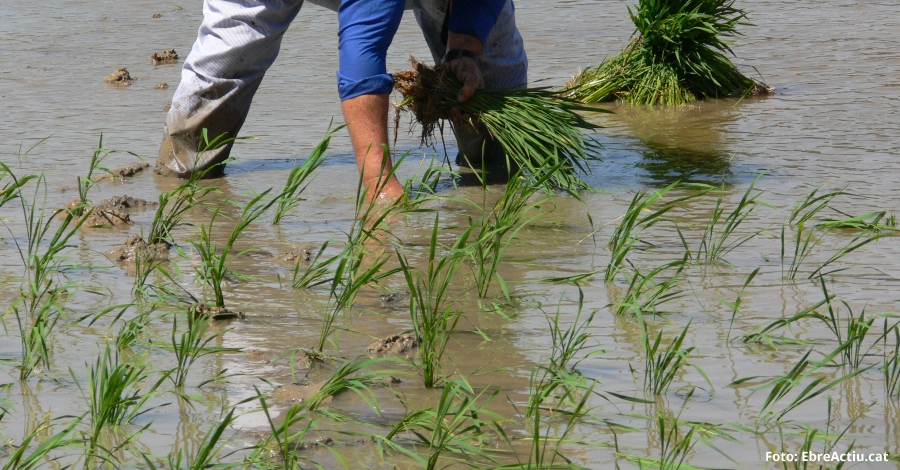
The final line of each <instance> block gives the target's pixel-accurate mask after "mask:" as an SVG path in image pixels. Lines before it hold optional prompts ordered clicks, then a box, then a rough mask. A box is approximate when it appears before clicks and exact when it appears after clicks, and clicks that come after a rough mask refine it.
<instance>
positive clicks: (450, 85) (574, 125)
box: [394, 57, 603, 195]
mask: <svg viewBox="0 0 900 470" xmlns="http://www.w3.org/2000/svg"><path fill="white" fill-rule="evenodd" d="M410 65H411V66H412V68H413V69H412V70H407V71H402V72H396V73H394V82H395V85H394V87H395V88H396V89H397V90H398V91H399V92H400V93H401V94H402V95H403V97H404V100H403V102H402V103H401V104H400V105H399V108H398V112H399V109H407V110H409V111H411V112H412V113H413V115H414V116H415V118H416V120H417V121H418V122H419V123H420V124H421V125H422V142H423V143H425V144H427V143H428V142H431V141H433V137H434V135H435V131H436V129H438V127H439V126H438V124H439V122H441V121H442V120H448V121H449V122H450V123H451V125H453V126H479V125H483V126H484V127H485V128H486V129H487V130H488V132H489V133H490V135H491V136H492V137H493V138H494V139H495V140H496V141H497V142H499V143H500V145H502V147H503V149H504V150H505V151H506V159H507V166H508V167H509V168H510V170H511V173H512V172H515V171H516V169H518V168H520V169H522V170H524V173H525V174H527V175H528V176H529V177H530V178H531V179H533V181H534V183H535V184H538V185H539V186H540V187H541V188H542V189H543V190H545V191H547V192H550V193H552V192H553V191H555V190H560V191H565V192H567V193H570V194H573V195H574V194H577V192H578V191H579V190H580V189H586V188H588V185H587V183H585V182H584V181H583V180H582V179H581V178H580V177H579V176H578V172H585V173H586V172H587V171H588V168H587V165H586V163H587V160H588V159H589V158H591V157H590V155H589V153H590V151H591V150H592V149H595V148H596V147H598V146H599V144H597V143H596V142H595V141H593V140H591V139H586V138H585V135H584V134H583V131H585V130H591V129H596V128H598V127H599V126H597V125H595V124H591V123H590V122H588V121H587V120H585V119H584V118H583V117H582V116H581V115H579V114H578V113H577V112H576V111H595V112H596V111H601V112H602V111H603V110H598V109H594V108H589V107H585V106H584V105H583V104H580V103H578V102H577V101H575V100H572V99H570V98H566V97H563V96H561V95H560V93H559V92H558V91H552V90H550V89H549V88H546V87H544V88H521V89H506V90H479V91H478V92H476V93H475V95H474V96H473V97H472V98H471V99H469V100H468V101H466V102H464V103H460V102H458V101H457V95H458V93H459V89H460V88H461V84H460V83H459V81H458V80H456V78H455V77H453V76H452V74H451V73H449V71H448V70H445V69H444V68H443V67H442V66H438V67H430V66H427V65H425V64H422V63H420V62H418V61H417V60H416V59H415V58H414V57H413V58H410ZM454 108H456V109H458V110H459V111H460V112H459V113H456V112H453V109H454ZM398 119H399V117H398ZM398 122H399V121H398Z"/></svg>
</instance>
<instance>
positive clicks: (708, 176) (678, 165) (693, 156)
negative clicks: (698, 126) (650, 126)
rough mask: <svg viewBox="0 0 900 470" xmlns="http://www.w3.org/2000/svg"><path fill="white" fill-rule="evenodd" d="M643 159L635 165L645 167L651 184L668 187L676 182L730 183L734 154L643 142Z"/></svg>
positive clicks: (641, 151)
mask: <svg viewBox="0 0 900 470" xmlns="http://www.w3.org/2000/svg"><path fill="white" fill-rule="evenodd" d="M644 145H645V146H646V147H645V148H644V149H642V150H640V153H641V156H642V161H640V162H638V163H637V164H636V165H635V166H637V167H638V168H641V169H643V170H645V171H646V172H647V173H648V175H647V176H648V177H649V178H650V180H651V184H654V185H657V184H658V185H660V186H665V185H669V184H671V183H674V182H676V181H681V182H682V183H705V184H710V185H721V184H725V183H728V182H730V180H731V179H732V177H733V176H734V175H733V173H732V171H731V161H732V159H731V157H730V156H727V155H723V154H721V153H719V152H715V151H702V150H693V149H686V148H680V147H675V146H671V145H661V144H655V143H644Z"/></svg>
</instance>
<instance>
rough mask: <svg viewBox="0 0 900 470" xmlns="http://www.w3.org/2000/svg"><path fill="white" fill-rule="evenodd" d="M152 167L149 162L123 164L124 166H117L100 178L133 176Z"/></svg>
mask: <svg viewBox="0 0 900 470" xmlns="http://www.w3.org/2000/svg"><path fill="white" fill-rule="evenodd" d="M147 168H150V164H149V163H144V162H140V163H135V164H134V165H128V166H123V167H122V168H116V169H115V170H112V171H110V172H109V173H107V174H105V175H103V176H101V177H100V178H99V179H107V178H131V177H133V176H134V175H136V174H138V173H140V172H142V171H144V170H146V169H147Z"/></svg>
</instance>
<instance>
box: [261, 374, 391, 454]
mask: <svg viewBox="0 0 900 470" xmlns="http://www.w3.org/2000/svg"><path fill="white" fill-rule="evenodd" d="M388 361H390V362H394V361H396V362H402V361H400V360H399V359H396V358H375V359H368V360H364V361H347V362H345V363H344V364H342V365H341V366H340V367H338V369H337V370H336V371H335V372H334V373H333V374H332V375H331V376H330V377H329V378H328V379H326V381H325V382H324V383H323V384H322V386H321V387H319V390H318V391H316V393H314V394H313V395H312V396H311V397H309V398H308V399H306V400H303V401H302V402H300V403H296V404H294V405H292V406H291V407H290V408H288V409H287V410H286V411H284V412H283V413H281V416H280V417H279V418H280V421H281V422H280V423H279V424H277V425H276V424H275V420H274V419H272V416H271V414H270V413H269V405H268V404H267V403H266V399H265V396H263V394H260V393H259V391H258V390H257V394H258V395H259V402H260V405H261V406H262V411H263V414H265V416H266V420H267V422H268V424H269V429H270V430H271V431H272V434H271V436H269V437H267V438H266V440H265V441H264V442H263V443H262V444H261V445H259V446H257V447H256V449H255V451H254V453H253V456H251V457H250V458H249V459H248V460H250V461H253V462H257V461H261V462H264V463H265V462H267V461H269V460H271V459H270V458H268V457H267V456H266V454H269V453H270V451H272V449H273V447H274V452H275V453H277V455H278V457H279V461H280V464H279V465H277V466H278V467H280V468H284V469H285V470H290V469H296V468H299V467H300V459H299V457H298V455H297V453H296V452H295V449H296V447H297V444H298V443H300V441H302V439H303V438H304V437H305V436H306V434H307V433H308V432H309V430H310V429H311V428H312V427H313V426H315V425H316V424H317V423H316V418H315V417H314V416H311V413H314V412H319V411H320V408H321V407H322V406H323V405H324V404H325V403H326V401H327V400H328V399H330V398H331V397H333V396H336V395H338V394H341V393H344V392H353V393H355V394H356V395H357V396H358V397H360V398H361V399H362V400H363V401H364V402H365V403H366V404H368V405H369V407H370V408H371V409H372V410H373V411H374V412H375V413H377V414H379V415H380V414H381V407H380V405H379V403H378V399H377V398H376V397H375V394H374V392H373V390H372V389H373V387H376V386H378V385H380V384H384V382H385V380H387V379H389V378H390V376H391V374H392V373H393V371H390V370H372V369H370V368H371V367H372V366H374V365H377V364H381V363H383V362H388ZM325 414H326V415H328V416H331V417H336V416H337V415H336V414H333V413H325Z"/></svg>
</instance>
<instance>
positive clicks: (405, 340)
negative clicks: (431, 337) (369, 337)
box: [366, 333, 419, 354]
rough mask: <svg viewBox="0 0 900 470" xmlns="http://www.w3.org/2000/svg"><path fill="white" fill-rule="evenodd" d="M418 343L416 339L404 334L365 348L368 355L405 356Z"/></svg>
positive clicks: (381, 340)
mask: <svg viewBox="0 0 900 470" xmlns="http://www.w3.org/2000/svg"><path fill="white" fill-rule="evenodd" d="M418 345H419V343H418V342H417V341H416V337H415V336H413V335H411V334H409V333H406V334H402V335H394V336H390V337H387V338H384V339H380V340H378V341H376V342H374V343H372V344H370V345H369V347H368V348H366V352H368V353H369V354H406V353H408V352H410V351H412V350H413V348H415V347H416V346H418Z"/></svg>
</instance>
